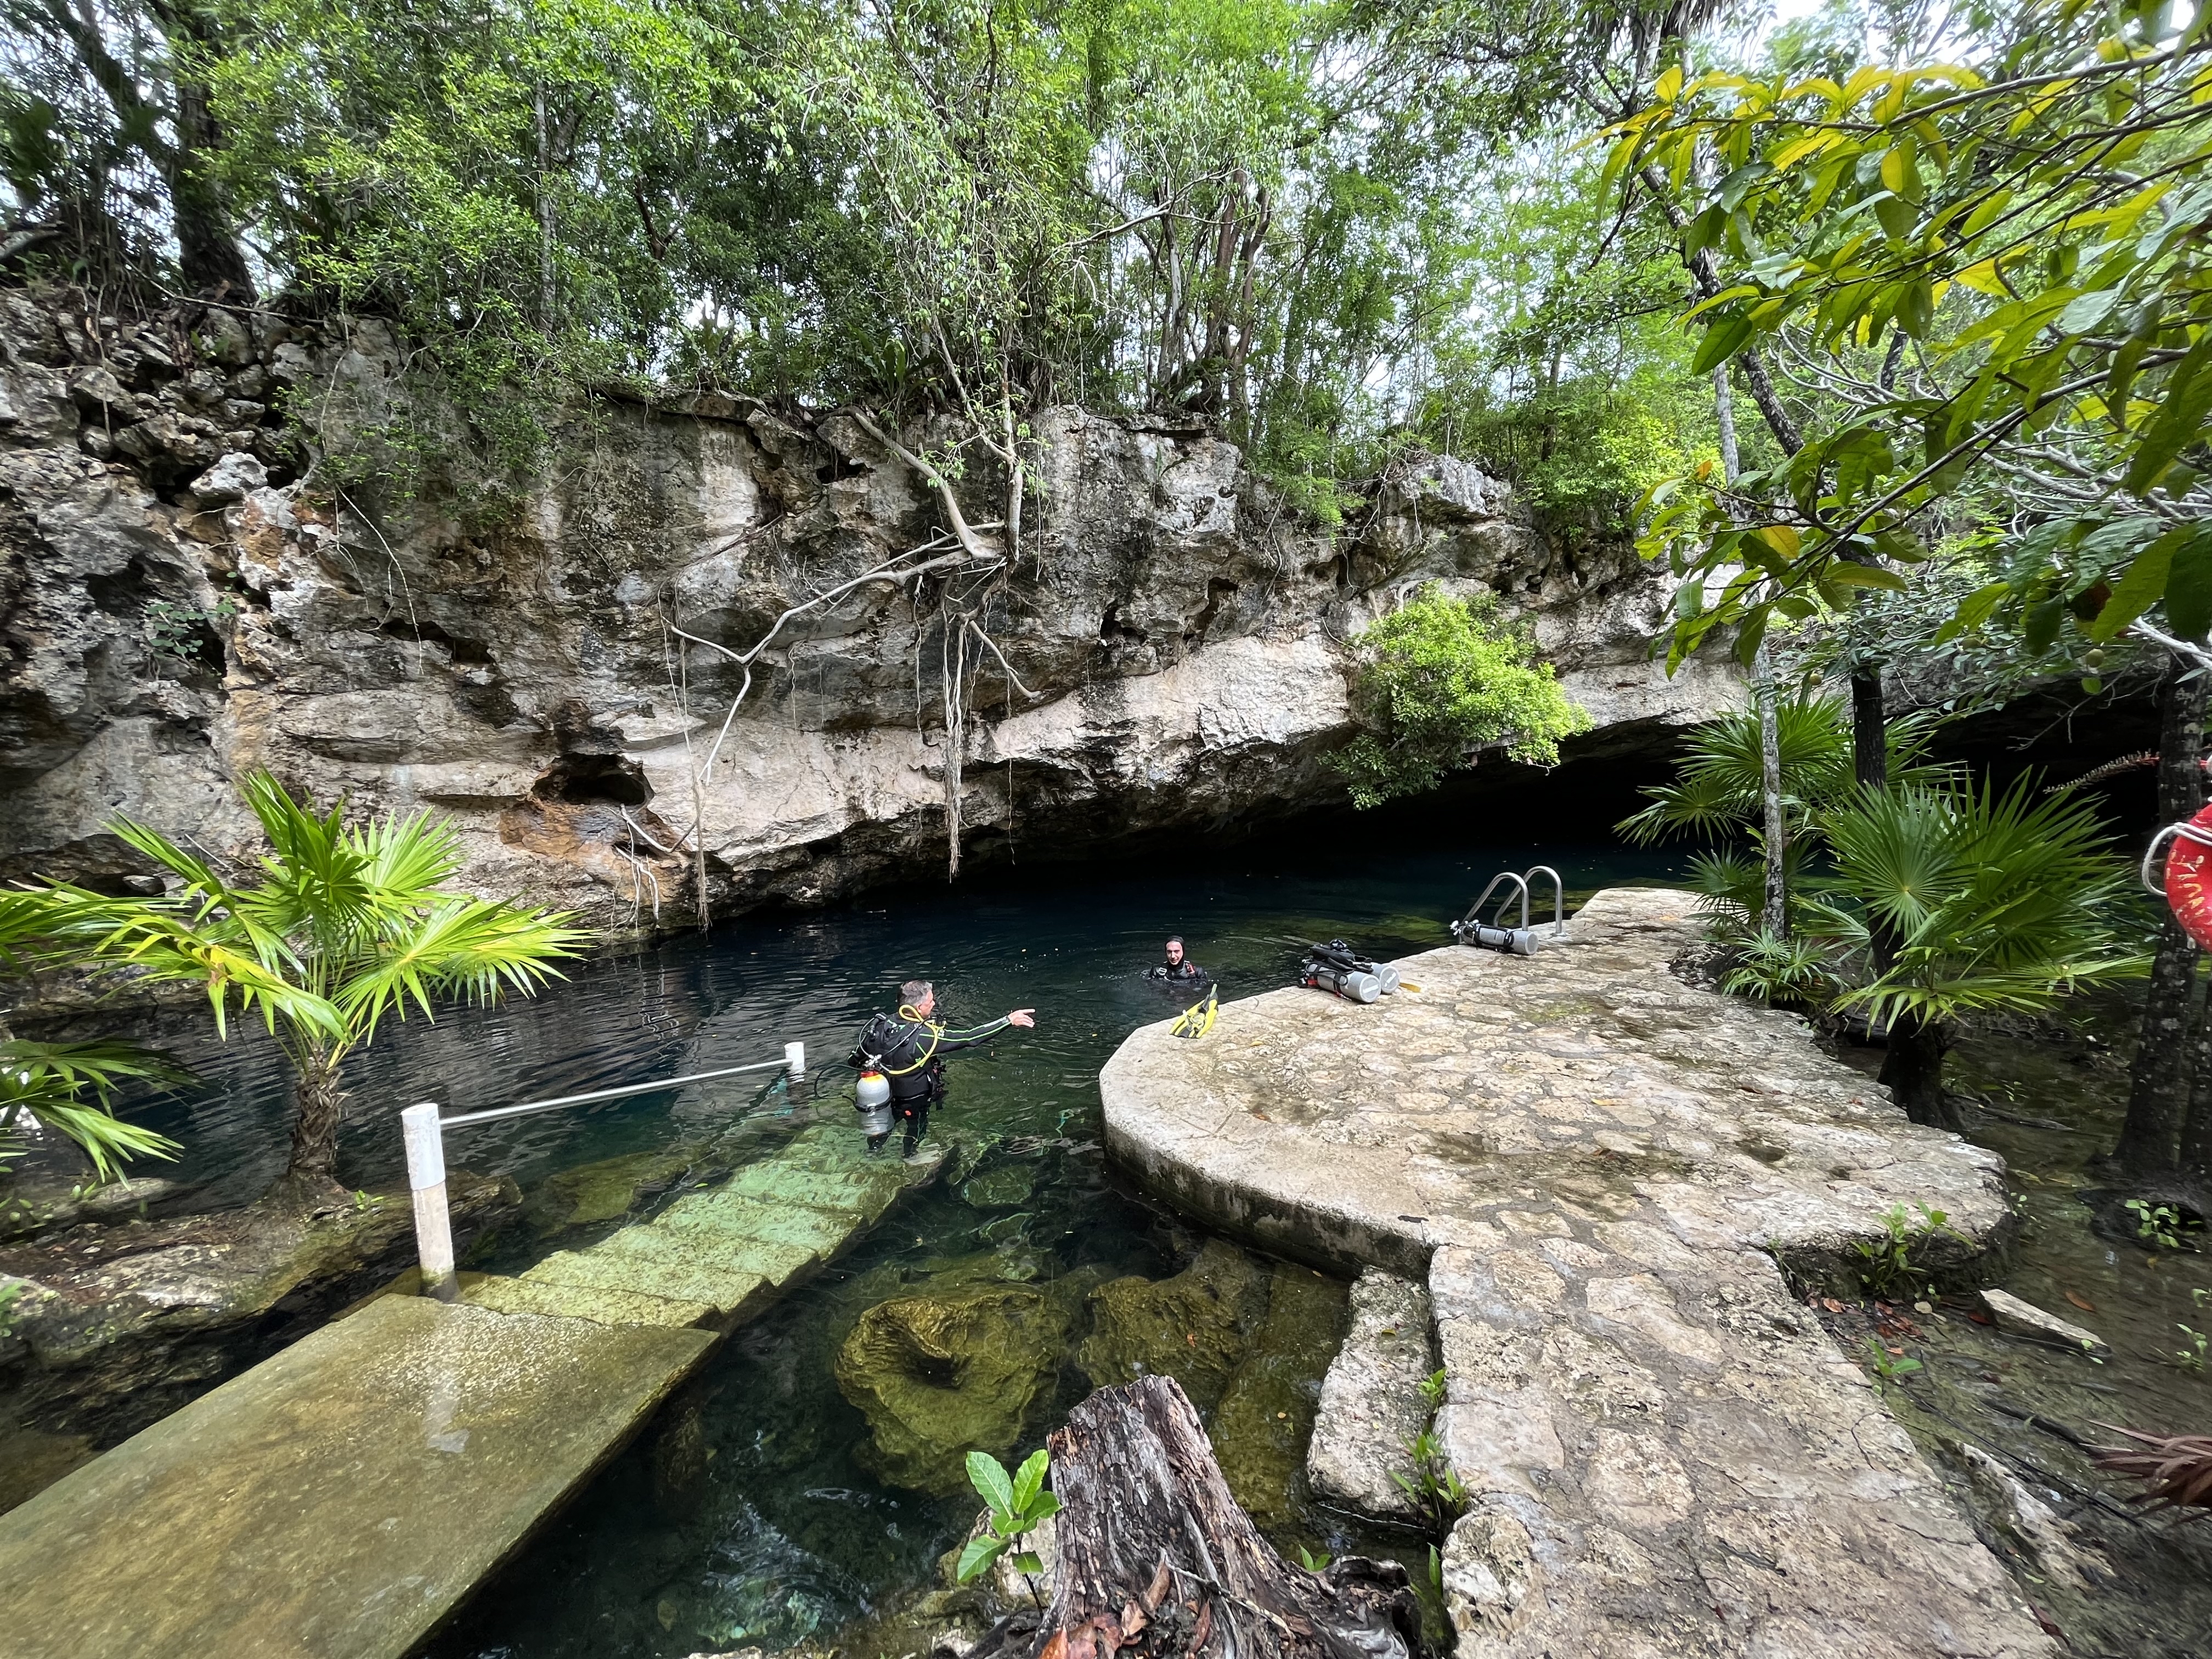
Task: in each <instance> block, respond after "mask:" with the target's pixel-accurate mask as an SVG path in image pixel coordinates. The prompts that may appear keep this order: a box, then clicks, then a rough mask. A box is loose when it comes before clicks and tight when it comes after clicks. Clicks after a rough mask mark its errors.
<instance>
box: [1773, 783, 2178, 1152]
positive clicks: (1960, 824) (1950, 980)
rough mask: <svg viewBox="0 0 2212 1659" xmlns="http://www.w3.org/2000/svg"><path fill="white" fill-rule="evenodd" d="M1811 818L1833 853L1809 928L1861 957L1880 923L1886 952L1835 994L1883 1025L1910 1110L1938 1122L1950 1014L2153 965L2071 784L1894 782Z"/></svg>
mask: <svg viewBox="0 0 2212 1659" xmlns="http://www.w3.org/2000/svg"><path fill="white" fill-rule="evenodd" d="M1821 822H1822V828H1823V829H1824V830H1825V832H1826V836H1827V841H1828V846H1829V849H1830V852H1831V854H1832V860H1833V866H1832V872H1831V873H1829V874H1828V875H1827V876H1826V877H1824V878H1822V879H1821V880H1820V882H1819V883H1818V884H1814V891H1813V893H1812V895H1811V896H1810V900H1809V902H1808V917H1807V921H1806V931H1807V932H1808V933H1811V934H1814V935H1816V936H1821V937H1825V938H1826V939H1828V940H1830V941H1831V942H1832V945H1834V946H1836V947H1837V948H1838V950H1839V951H1844V952H1847V953H1849V955H1850V957H1852V958H1853V959H1854V960H1857V961H1860V962H1870V956H1871V953H1870V951H1869V943H1870V937H1871V934H1872V933H1873V931H1874V930H1875V929H1877V928H1884V929H1887V932H1888V934H1889V936H1890V938H1891V939H1892V940H1893V943H1894V946H1895V953H1894V956H1893V958H1892V959H1891V961H1890V965H1889V966H1888V967H1887V969H1883V970H1881V971H1880V972H1872V971H1869V973H1868V974H1867V975H1863V979H1864V982H1863V983H1861V984H1859V985H1857V986H1856V987H1853V988H1851V989H1850V990H1847V991H1845V992H1844V993H1843V994H1841V995H1840V996H1838V998H1837V999H1836V1000H1835V1004H1834V1006H1837V1007H1838V1008H1858V1009H1863V1010H1864V1011H1865V1013H1866V1016H1867V1018H1868V1020H1869V1023H1870V1024H1874V1025H1875V1026H1877V1027H1879V1026H1882V1025H1885V1024H1886V1025H1887V1027H1888V1032H1889V1048H1888V1054H1887V1059H1886V1060H1884V1061H1883V1064H1882V1069H1881V1081H1882V1082H1883V1083H1885V1084H1887V1085H1888V1086H1889V1088H1890V1091H1891V1092H1892V1094H1893V1096H1894V1097H1896V1099H1897V1102H1898V1103H1899V1105H1900V1106H1902V1107H1904V1109H1905V1113H1906V1115H1908V1116H1910V1117H1911V1119H1912V1121H1914V1122H1916V1123H1930V1124H1937V1125H1942V1126H1945V1127H1949V1115H1948V1109H1947V1108H1946V1106H1945V1104H1944V1099H1943V1091H1942V1065H1943V1053H1944V1049H1945V1048H1946V1047H1947V1046H1948V1035H1949V1027H1950V1025H1951V1024H1952V1022H1954V1020H1956V1019H1957V1018H1958V1017H1959V1016H1960V1015H1961V1014H1966V1013H1972V1012H1986V1011H1992V1010H2002V1011H2009V1012H2023V1013H2033V1012H2041V1011H2043V1010H2045V1009H2047V1008H2049V1007H2050V1006H2051V1005H2052V1004H2053V1003H2055V1002H2056V1001H2057V999H2058V998H2059V997H2061V996H2063V995H2064V994H2067V993H2068V992H2069V991H2071V990H2073V989H2075V987H2079V986H2084V985H2092V984H2099V983H2103V982H2105V981H2111V980H2114V979H2119V978H2123V977H2128V976H2132V975H2140V974H2142V973H2143V972H2144V971H2145V970H2146V969H2147V968H2148V957H2146V956H2144V955H2143V954H2142V951H2141V950H2140V948H2139V945H2140V939H2139V935H2140V933H2141V931H2142V930H2141V927H2140V925H2139V923H2138V922H2137V921H2136V919H2135V918H2132V917H2131V916H2130V914H2129V907H2128V906H2127V905H2126V904H2125V902H2124V895H2125V894H2126V893H2127V892H2128V890H2129V887H2130V880H2131V875H2132V872H2130V869H2129V867H2128V866H2127V865H2126V864H2125V863H2124V862H2123V861H2122V860H2120V859H2118V857H2116V856H2114V855H2113V854H2112V852H2111V851H2110V850H2109V849H2108V848H2107V847H2106V842H2105V838H2104V832H2103V827H2102V826H2101V825H2100V823H2099V822H2098V820H2097V817H2096V815H2095V813H2094V812H2093V811H2092V810H2091V809H2090V808H2089V807H2088V806H2087V805H2086V804H2084V803H2082V802H2081V801H2078V800H2075V799H2073V798H2072V797H2070V796H2067V795H2057V796H2052V797H2050V798H2048V799H2043V800H2040V801H2039V799H2038V798H2037V796H2036V794H2035V791H2034V787H2033V780H2031V779H2028V778H2022V779H2021V780H2020V781H2017V782H2015V784H2014V785H2013V786H2012V787H2010V788H2009V789H2008V790H2006V791H2005V792H2004V793H2002V794H1998V793H1995V792H1994V791H1993V790H1992V789H1991V788H1990V786H1989V785H1988V784H1986V783H1984V785H1982V786H1981V787H1979V788H1976V787H1972V786H1971V785H1968V784H1966V783H1963V782H1952V783H1946V784H1937V785H1929V784H1905V785H1902V786H1893V787H1890V788H1888V789H1886V790H1866V791H1861V792H1859V793H1855V794H1853V795H1852V796H1851V797H1850V799H1848V800H1847V801H1845V803H1844V805H1840V806H1837V807H1832V808H1831V809H1830V810H1829V811H1826V813H1824V814H1823V815H1822V820H1821Z"/></svg>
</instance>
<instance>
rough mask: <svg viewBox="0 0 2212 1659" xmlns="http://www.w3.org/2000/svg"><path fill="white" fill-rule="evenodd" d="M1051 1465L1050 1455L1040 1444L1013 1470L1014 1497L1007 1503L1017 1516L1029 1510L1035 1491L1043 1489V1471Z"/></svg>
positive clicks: (1034, 1497)
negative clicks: (1009, 1503)
mask: <svg viewBox="0 0 2212 1659" xmlns="http://www.w3.org/2000/svg"><path fill="white" fill-rule="evenodd" d="M1051 1467H1052V1455H1051V1454H1050V1453H1049V1452H1048V1451H1046V1450H1045V1449H1044V1448H1043V1447H1042V1446H1039V1447H1038V1448H1037V1449H1036V1450H1035V1451H1033V1452H1031V1453H1030V1455H1028V1456H1027V1457H1025V1458H1024V1459H1023V1460H1022V1466H1021V1468H1019V1469H1018V1470H1016V1471H1015V1472H1014V1499H1013V1502H1012V1504H1011V1505H1009V1507H1010V1508H1012V1510H1013V1511H1014V1513H1015V1514H1016V1515H1017V1516H1024V1515H1027V1514H1028V1513H1029V1512H1030V1504H1034V1503H1036V1496H1037V1493H1039V1492H1042V1491H1043V1490H1044V1477H1045V1473H1046V1471H1047V1470H1048V1469H1049V1468H1051Z"/></svg>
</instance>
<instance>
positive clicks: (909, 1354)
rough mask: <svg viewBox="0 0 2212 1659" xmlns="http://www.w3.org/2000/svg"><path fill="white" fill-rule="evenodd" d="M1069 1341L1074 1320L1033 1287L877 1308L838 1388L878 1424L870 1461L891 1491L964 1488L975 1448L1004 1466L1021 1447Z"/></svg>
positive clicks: (980, 1289) (865, 1320)
mask: <svg viewBox="0 0 2212 1659" xmlns="http://www.w3.org/2000/svg"><path fill="white" fill-rule="evenodd" d="M1066 1338H1067V1323H1066V1316H1065V1315H1064V1314H1063V1313H1062V1312H1061V1311H1060V1309H1059V1308H1057V1307H1056V1306H1055V1305H1054V1302H1053V1300H1052V1298H1050V1297H1047V1296H1046V1295H1045V1294H1044V1293H1043V1292H1042V1291H1035V1290H1031V1289H1030V1288H1029V1287H1028V1286H1027V1285H993V1284H981V1285H969V1286H966V1287H964V1288H962V1289H959V1290H954V1291H946V1292H945V1293H944V1294H942V1295H935V1296H915V1297H900V1298H899V1299H897V1300H896V1301H891V1302H883V1303H878V1304H877V1305H876V1306H874V1307H872V1308H871V1309H869V1310H867V1311H866V1312H865V1313H863V1314H862V1315H861V1316H860V1319H859V1320H858V1321H857V1322H855V1323H854V1327H853V1333H852V1334H851V1335H850V1336H848V1337H847V1338H846V1339H845V1345H844V1346H843V1347H842V1348H841V1349H840V1350H838V1353H837V1364H836V1378H837V1387H838V1389H839V1390H840V1391H841V1392H842V1394H843V1395H844V1396H845V1398H846V1399H848V1400H849V1401H852V1402H853V1404H854V1406H855V1407H858V1408H859V1410H860V1414H861V1415H862V1416H863V1417H865V1418H866V1419H867V1420H868V1429H869V1436H870V1437H869V1439H868V1440H867V1441H866V1443H864V1444H863V1445H862V1446H861V1447H860V1453H859V1455H860V1462H861V1463H862V1464H863V1465H864V1466H865V1467H866V1468H868V1469H869V1470H870V1471H871V1472H872V1473H873V1474H877V1475H878V1476H880V1477H881V1478H882V1479H884V1480H888V1481H889V1482H890V1483H891V1484H892V1485H893V1486H907V1487H911V1488H913V1489H914V1490H915V1491H918V1492H930V1493H933V1494H934V1495H936V1496H939V1497H944V1496H947V1495H949V1494H951V1493H953V1492H960V1491H963V1490H964V1489H965V1488H966V1486H967V1485H968V1471H967V1457H968V1454H969V1452H971V1451H978V1450H980V1451H987V1452H989V1453H991V1454H993V1455H994V1456H998V1457H1000V1458H1001V1459H1003V1458H1004V1457H1005V1456H1006V1455H1007V1454H1008V1453H1009V1452H1011V1451H1012V1450H1013V1449H1015V1447H1016V1445H1017V1444H1018V1442H1019V1441H1020V1440H1021V1438H1022V1435H1023V1431H1024V1428H1025V1426H1026V1425H1027V1424H1028V1422H1029V1419H1030V1409H1031V1407H1033V1406H1035V1405H1036V1401H1037V1400H1038V1398H1039V1396H1040V1395H1043V1394H1044V1393H1046V1392H1047V1390H1048V1388H1049V1385H1050V1383H1051V1382H1052V1380H1053V1378H1054V1375H1055V1374H1056V1373H1057V1371H1058V1370H1059V1367H1060V1351H1061V1348H1062V1346H1064V1344H1065V1343H1066Z"/></svg>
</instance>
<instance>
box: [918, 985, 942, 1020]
mask: <svg viewBox="0 0 2212 1659" xmlns="http://www.w3.org/2000/svg"><path fill="white" fill-rule="evenodd" d="M936 1010H937V993H936V992H934V991H932V992H931V993H930V994H928V995H927V996H926V997H924V998H922V1000H921V1001H919V1002H917V1003H915V1005H914V1011H915V1012H916V1013H917V1014H920V1015H921V1017H922V1018H924V1019H927V1018H929V1017H930V1015H931V1014H933V1013H934V1012H936Z"/></svg>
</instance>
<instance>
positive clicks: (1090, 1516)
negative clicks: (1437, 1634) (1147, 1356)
mask: <svg viewBox="0 0 2212 1659" xmlns="http://www.w3.org/2000/svg"><path fill="white" fill-rule="evenodd" d="M1048 1445H1049V1446H1050V1447H1051V1449H1052V1486H1053V1491H1054V1493H1056V1494H1057V1495H1058V1497H1059V1498H1060V1504H1061V1510H1060V1519H1059V1521H1058V1522H1057V1526H1058V1533H1059V1546H1060V1564H1059V1568H1058V1571H1057V1572H1056V1574H1055V1577H1054V1586H1053V1595H1052V1604H1051V1605H1050V1606H1049V1607H1047V1608H1046V1609H1045V1611H1044V1614H1043V1617H1042V1620H1039V1619H1038V1618H1037V1616H1036V1614H1034V1613H1031V1614H1029V1615H1028V1616H1027V1617H1024V1616H1022V1615H1015V1616H1014V1617H1012V1618H1010V1619H1007V1620H1003V1621H1001V1622H1000V1624H999V1625H998V1626H995V1627H994V1629H993V1630H992V1631H991V1632H990V1633H989V1634H987V1635H986V1636H985V1637H984V1638H983V1639H982V1641H981V1642H980V1643H979V1644H977V1645H976V1647H975V1650H974V1652H973V1653H972V1654H971V1656H970V1659H1017V1656H1030V1659H1115V1656H1116V1655H1117V1654H1119V1655H1127V1656H1130V1659H1176V1656H1182V1655H1191V1656H1200V1655H1203V1656H1206V1659H1262V1656H1266V1659H1419V1656H1420V1654H1421V1651H1422V1649H1421V1638H1420V1614H1419V1609H1418V1607H1417V1606H1416V1605H1415V1603H1414V1601H1413V1592H1412V1591H1411V1590H1410V1589H1407V1581H1406V1572H1405V1569H1404V1568H1402V1567H1400V1566H1398V1565H1395V1563H1390V1562H1374V1561H1366V1560H1362V1559H1358V1558H1356V1557H1347V1558H1346V1559H1344V1560H1341V1561H1339V1562H1336V1563H1335V1564H1334V1565H1331V1566H1330V1567H1329V1568H1328V1571H1325V1572H1322V1573H1319V1574H1316V1573H1310V1572H1308V1571H1305V1570H1304V1569H1303V1568H1301V1567H1294V1566H1292V1565H1290V1564H1289V1563H1288V1562H1286V1561H1285V1560H1284V1559H1283V1558H1282V1557H1281V1556H1279V1555H1278V1554H1276V1553H1275V1552H1274V1550H1273V1548H1272V1547H1270V1546H1269V1545H1268V1543H1267V1540H1265V1539H1264V1538H1262V1537H1261V1536H1260V1533H1259V1529H1258V1528H1255V1526H1254V1525H1253V1524H1252V1521H1251V1517H1250V1516H1247V1515H1246V1514H1245V1513H1244V1511H1243V1510H1241V1509H1239V1508H1238V1507H1237V1500H1236V1499H1235V1498H1231V1496H1230V1495H1229V1486H1228V1483H1227V1482H1226V1481H1225V1480H1223V1479H1222V1475H1221V1468H1220V1466H1219V1465H1218V1464H1217V1463H1216V1462H1214V1461H1213V1449H1212V1446H1210V1445H1209V1444H1207V1443H1206V1431H1204V1430H1203V1429H1201V1428H1200V1426H1199V1422H1198V1414H1197V1413H1195V1412H1194V1411H1193V1410H1192V1409H1191V1405H1190V1401H1189V1400H1188V1398H1186V1397H1185V1396H1184V1394H1183V1391H1182V1388H1181V1386H1180V1385H1178V1384H1177V1383H1176V1381H1175V1380H1174V1379H1173V1378H1172V1377H1168V1376H1145V1377H1139V1379H1138V1380H1137V1381H1136V1382H1134V1383H1130V1384H1128V1385H1127V1387H1125V1388H1117V1389H1100V1390H1099V1391H1098V1392H1097V1394H1094V1395H1091V1398H1090V1399H1088V1400H1086V1401H1084V1402H1083V1403H1082V1404H1081V1405H1079V1406H1078V1407H1076V1408H1075V1410H1074V1411H1073V1413H1070V1415H1069V1417H1068V1419H1067V1426H1066V1428H1064V1429H1061V1430H1060V1431H1059V1432H1057V1433H1056V1434H1054V1436H1053V1437H1051V1439H1050V1440H1049V1441H1048Z"/></svg>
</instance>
